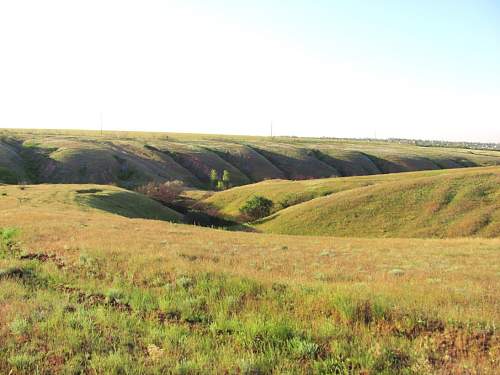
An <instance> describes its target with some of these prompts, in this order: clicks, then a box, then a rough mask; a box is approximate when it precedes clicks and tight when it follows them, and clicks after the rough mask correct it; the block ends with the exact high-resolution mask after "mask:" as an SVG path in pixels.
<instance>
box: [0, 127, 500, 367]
mask: <svg viewBox="0 0 500 375" xmlns="http://www.w3.org/2000/svg"><path fill="white" fill-rule="evenodd" d="M212 171H216V172H217V174H218V175H221V174H222V172H223V171H226V173H227V176H230V177H228V180H229V182H228V183H226V185H225V186H224V188H220V189H218V190H217V191H216V190H215V189H214V187H213V184H212V183H213V181H212V179H211V175H212V174H213V173H212ZM174 180H177V181H179V184H182V185H183V187H184V188H183V190H182V193H180V194H179V195H178V196H176V199H175V200H174V201H172V202H170V203H168V204H166V203H165V201H162V200H160V199H158V198H157V197H156V198H155V197H154V196H153V198H155V199H153V198H152V196H151V195H148V194H146V193H145V192H146V190H144V189H142V190H141V187H142V186H145V185H146V184H148V183H150V184H156V185H154V186H162V184H164V183H166V182H167V185H168V181H174ZM255 197H260V198H262V199H263V200H265V201H269V202H271V203H270V204H271V206H270V207H269V210H268V211H267V212H266V214H265V216H262V215H261V216H260V217H253V218H251V217H250V216H249V215H248V213H246V212H245V211H244V209H243V207H245V204H246V203H248V202H249V201H250V200H252V198H255ZM193 223H194V224H198V225H193ZM202 225H203V226H202ZM499 286H500V152H498V151H487V150H473V149H461V148H453V147H446V148H445V147H419V146H416V145H410V144H402V143H397V142H385V141H373V140H372V141H361V140H347V139H346V140H339V139H326V138H293V137H276V138H264V137H262V138H259V137H239V136H215V135H196V134H169V133H132V132H131V133H119V132H104V133H103V134H100V133H99V132H82V131H49V130H45V131H42V130H0V374H339V375H340V374H342V375H343V374H365V375H367V374H478V375H479V374H481V375H482V374H491V375H493V374H498V373H500V336H499V333H498V325H499V323H500V288H499Z"/></svg>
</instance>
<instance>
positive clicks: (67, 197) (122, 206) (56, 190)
mask: <svg viewBox="0 0 500 375" xmlns="http://www.w3.org/2000/svg"><path fill="white" fill-rule="evenodd" d="M0 199H1V205H2V209H3V210H4V212H7V210H16V209H17V208H19V207H23V208H25V209H30V208H36V207H47V206H50V207H51V209H52V210H54V211H59V212H66V211H71V210H73V209H75V208H77V209H80V210H84V211H88V210H98V211H100V212H108V213H112V214H116V215H121V216H125V217H130V218H143V219H155V220H166V221H173V222H181V221H182V220H183V215H182V214H180V213H178V212H176V211H174V210H172V209H170V208H168V207H165V206H163V205H161V204H160V203H157V202H155V201H153V200H151V199H149V198H147V197H145V196H144V195H142V194H138V193H135V192H131V191H128V190H124V189H121V188H118V187H114V186H104V185H64V184H58V185H44V184H42V185H23V186H9V185H4V186H0Z"/></svg>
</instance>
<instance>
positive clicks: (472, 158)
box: [0, 130, 500, 189]
mask: <svg viewBox="0 0 500 375" xmlns="http://www.w3.org/2000/svg"><path fill="white" fill-rule="evenodd" d="M499 163H500V153H499V152H495V151H475V150H465V149H453V148H446V149H444V148H432V147H417V146H412V145H403V144H396V143H389V142H366V141H364V142H363V141H349V140H329V139H318V138H293V137H276V138H273V139H270V138H266V137H243V136H241V137H237V136H219V135H195V134H170V133H156V134H153V133H126V132H105V133H104V134H103V135H102V136H100V134H99V133H97V132H80V131H50V130H44V131H42V130H40V131H36V130H4V131H2V133H1V134H0V168H2V169H1V170H0V182H4V183H11V182H12V181H13V180H14V179H17V180H18V181H28V182H31V183H44V182H45V183H99V184H109V183H115V184H118V185H120V186H124V187H131V186H136V185H139V184H142V183H144V182H146V181H151V180H156V181H166V180H174V179H178V180H182V181H184V182H185V183H186V184H187V185H190V186H193V187H199V188H205V189H206V188H208V186H209V175H210V171H211V170H212V169H216V170H217V171H219V173H222V170H224V169H225V170H228V171H229V172H231V175H232V183H233V185H244V184H248V183H252V182H257V181H262V180H265V179H275V178H282V179H310V178H324V177H332V176H356V175H371V174H381V173H392V172H405V171H418V170H432V169H442V168H460V167H470V166H487V165H498V164H499Z"/></svg>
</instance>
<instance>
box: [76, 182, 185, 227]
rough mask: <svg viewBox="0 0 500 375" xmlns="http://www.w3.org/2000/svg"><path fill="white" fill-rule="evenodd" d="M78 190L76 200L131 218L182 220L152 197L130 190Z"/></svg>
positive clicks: (84, 204) (85, 204)
mask: <svg viewBox="0 0 500 375" xmlns="http://www.w3.org/2000/svg"><path fill="white" fill-rule="evenodd" d="M96 190H98V189H88V190H79V191H78V195H77V197H76V200H77V202H78V203H80V204H82V205H83V206H87V207H92V208H95V209H98V210H101V211H106V212H110V213H112V214H115V215H120V216H125V217H128V218H132V219H153V220H165V221H172V222H183V221H184V220H183V215H182V214H180V213H178V212H176V211H174V210H172V209H171V208H168V207H165V206H163V205H161V204H160V203H158V202H155V201H154V200H152V199H149V198H147V197H145V196H143V195H141V194H138V193H134V192H130V191H116V192H115V191H107V192H105V191H100V192H98V191H96Z"/></svg>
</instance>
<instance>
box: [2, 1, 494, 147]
mask: <svg viewBox="0 0 500 375" xmlns="http://www.w3.org/2000/svg"><path fill="white" fill-rule="evenodd" d="M100 112H103V113H104V127H105V129H110V130H111V129H117V130H118V129H121V130H154V131H183V132H204V133H228V134H257V135H259V134H260V135H267V134H268V133H269V127H270V122H271V120H272V121H273V123H274V130H275V133H276V134H283V135H304V136H336V137H372V136H374V134H375V132H377V136H379V137H404V138H428V139H429V138H432V139H449V140H471V141H495V142H500V2H498V1H497V0H489V1H488V0H467V1H465V0H439V1H437V0H419V1H406V0H365V1H359V0H344V1H335V0H330V1H322V0H317V1H306V0H303V1H293V0H292V1H274V0H253V1H237V0H234V1H222V0H182V1H181V0H177V1H175V0H171V1H169V0H162V1H161V0H135V1H131V0H80V1H76V0H43V1H41V0H0V127H33V128H34V127H37V128H80V129H99V127H100V121H99V113H100Z"/></svg>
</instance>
